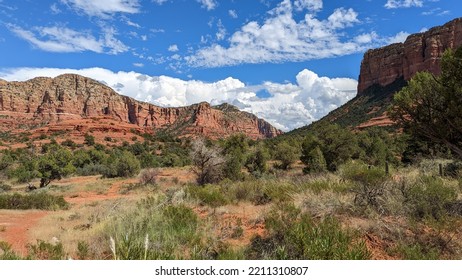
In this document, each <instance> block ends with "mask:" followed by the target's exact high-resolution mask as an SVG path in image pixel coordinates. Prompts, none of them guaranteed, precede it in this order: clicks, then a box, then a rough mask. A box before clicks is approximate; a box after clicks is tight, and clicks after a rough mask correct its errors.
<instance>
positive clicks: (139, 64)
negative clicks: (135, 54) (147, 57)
mask: <svg viewBox="0 0 462 280" xmlns="http://www.w3.org/2000/svg"><path fill="white" fill-rule="evenodd" d="M133 66H135V67H144V64H143V63H133Z"/></svg>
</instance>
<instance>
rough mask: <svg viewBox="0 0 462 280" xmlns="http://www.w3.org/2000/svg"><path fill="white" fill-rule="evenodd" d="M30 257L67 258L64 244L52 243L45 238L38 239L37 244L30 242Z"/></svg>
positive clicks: (42, 258) (43, 258)
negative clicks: (44, 239)
mask: <svg viewBox="0 0 462 280" xmlns="http://www.w3.org/2000/svg"><path fill="white" fill-rule="evenodd" d="M28 250H29V257H30V258H31V259H35V260H65V259H66V254H65V253H64V248H63V244H61V243H60V242H58V243H57V244H51V243H48V242H45V241H43V240H37V244H29V245H28Z"/></svg>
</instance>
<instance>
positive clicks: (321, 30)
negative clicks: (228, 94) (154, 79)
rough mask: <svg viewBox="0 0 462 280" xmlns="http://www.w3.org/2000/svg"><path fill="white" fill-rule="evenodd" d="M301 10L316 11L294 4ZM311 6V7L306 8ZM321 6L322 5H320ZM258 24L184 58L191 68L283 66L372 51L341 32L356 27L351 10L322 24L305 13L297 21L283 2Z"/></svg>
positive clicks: (336, 12) (337, 11) (339, 12)
mask: <svg viewBox="0 0 462 280" xmlns="http://www.w3.org/2000/svg"><path fill="white" fill-rule="evenodd" d="M296 3H299V4H298V5H301V6H300V7H311V9H319V5H320V4H317V5H318V6H316V5H314V4H315V3H318V2H317V1H314V2H313V1H296ZM308 3H311V5H312V6H307V5H308ZM319 3H321V4H322V2H319ZM268 15H269V16H268V18H267V19H266V20H265V21H264V22H263V24H260V23H258V22H256V21H251V22H248V23H246V24H245V25H244V26H242V27H241V29H240V30H239V31H237V32H235V33H234V34H232V35H231V36H230V38H229V39H228V40H227V42H228V43H229V45H220V44H217V43H214V44H212V45H209V46H205V47H203V48H200V49H198V50H196V51H195V53H193V54H192V55H189V56H186V57H185V61H186V63H187V64H188V65H189V66H192V67H210V68H211V67H221V66H230V65H238V64H242V63H254V64H256V63H282V62H288V61H292V62H295V61H306V60H312V59H322V58H330V57H336V56H343V55H348V54H352V53H357V52H361V51H364V50H367V49H369V48H370V47H372V45H371V42H369V43H362V42H358V41H356V40H354V38H348V37H347V35H346V32H344V31H343V29H345V28H348V27H351V26H353V25H355V24H358V23H359V22H360V21H359V19H358V14H357V13H356V12H355V11H354V10H353V9H345V8H338V9H335V10H334V12H333V13H332V14H331V15H330V16H329V17H328V18H327V19H324V20H320V19H318V18H316V17H315V15H314V14H312V13H307V14H306V15H305V16H304V18H303V19H301V20H299V21H297V20H296V19H294V16H293V5H292V2H291V1H290V0H284V1H282V2H281V3H280V4H279V5H278V6H277V7H276V8H274V9H273V10H271V11H270V12H269V13H268Z"/></svg>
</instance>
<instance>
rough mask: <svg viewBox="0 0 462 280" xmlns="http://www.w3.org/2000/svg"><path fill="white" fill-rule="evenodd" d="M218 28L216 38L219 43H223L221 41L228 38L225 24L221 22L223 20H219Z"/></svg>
mask: <svg viewBox="0 0 462 280" xmlns="http://www.w3.org/2000/svg"><path fill="white" fill-rule="evenodd" d="M217 28H218V31H217V33H216V34H215V36H216V38H217V40H218V41H221V40H223V39H225V36H226V28H225V26H224V25H223V23H222V22H221V19H219V20H218V22H217Z"/></svg>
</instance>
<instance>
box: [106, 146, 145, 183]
mask: <svg viewBox="0 0 462 280" xmlns="http://www.w3.org/2000/svg"><path fill="white" fill-rule="evenodd" d="M140 169H141V165H140V162H139V160H138V159H137V158H136V157H135V156H134V155H133V154H132V153H130V152H128V151H115V152H113V153H112V154H111V156H110V157H109V159H108V164H107V169H106V170H105V173H104V174H103V175H104V176H105V177H108V178H114V177H132V176H135V175H137V174H138V173H139V172H140Z"/></svg>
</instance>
